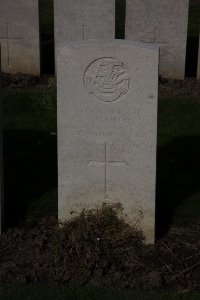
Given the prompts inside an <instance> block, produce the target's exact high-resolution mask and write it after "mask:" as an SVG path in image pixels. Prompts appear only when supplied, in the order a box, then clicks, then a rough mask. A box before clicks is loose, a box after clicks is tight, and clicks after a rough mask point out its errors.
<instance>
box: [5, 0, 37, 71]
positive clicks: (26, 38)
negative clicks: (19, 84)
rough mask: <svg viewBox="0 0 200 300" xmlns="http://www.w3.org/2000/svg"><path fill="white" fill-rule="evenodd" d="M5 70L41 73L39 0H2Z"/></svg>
mask: <svg viewBox="0 0 200 300" xmlns="http://www.w3.org/2000/svg"><path fill="white" fill-rule="evenodd" d="M0 44H1V48H2V71H3V72H6V73H25V74H26V73H27V74H35V75H39V74H40V47H39V8H38V0H17V1H16V0H0Z"/></svg>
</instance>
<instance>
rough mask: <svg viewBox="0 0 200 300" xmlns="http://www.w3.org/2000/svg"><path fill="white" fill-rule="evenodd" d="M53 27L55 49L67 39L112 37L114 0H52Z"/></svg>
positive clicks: (113, 30)
mask: <svg viewBox="0 0 200 300" xmlns="http://www.w3.org/2000/svg"><path fill="white" fill-rule="evenodd" d="M54 28H55V48H56V49H57V48H58V47H60V46H62V45H65V43H66V42H67V41H77V40H84V39H96V38H113V39H114V37H115V0H103V1H99V0H84V1H82V0H54ZM56 51H57V50H56Z"/></svg>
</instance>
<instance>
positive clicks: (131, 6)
mask: <svg viewBox="0 0 200 300" xmlns="http://www.w3.org/2000/svg"><path fill="white" fill-rule="evenodd" d="M126 2H127V3H126V39H130V40H134V41H140V42H146V43H157V44H159V45H160V61H159V74H160V75H161V76H162V77H166V78H174V79H184V76H185V59H186V41H187V25H188V10H189V0H176V1H174V0H153V1H152V0H142V1H141V0H127V1H126Z"/></svg>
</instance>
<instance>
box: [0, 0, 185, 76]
mask: <svg viewBox="0 0 200 300" xmlns="http://www.w3.org/2000/svg"><path fill="white" fill-rule="evenodd" d="M188 6H189V0H177V1H174V0H154V1H151V0H143V1H140V0H126V24H125V31H126V39H128V40H132V41H140V42H145V43H156V44H158V45H159V46H160V60H159V74H160V75H161V76H162V77H168V78H177V79H183V78H184V72H185V54H186V40H187V23H188ZM0 16H1V17H0V43H1V46H2V70H3V71H4V72H8V73H18V72H21V73H32V74H40V47H39V46H40V43H39V8H38V0H18V1H16V0H0ZM54 21H55V50H56V52H57V49H58V47H59V46H61V45H63V44H65V43H66V42H67V41H76V40H86V39H96V38H111V39H113V38H114V36H115V0H109V1H106V0H101V1H99V0H86V1H82V0H54Z"/></svg>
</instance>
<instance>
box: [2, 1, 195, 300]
mask: <svg viewBox="0 0 200 300" xmlns="http://www.w3.org/2000/svg"><path fill="white" fill-rule="evenodd" d="M52 3H53V2H52V0H40V17H41V32H42V53H46V52H45V51H46V49H51V50H50V52H49V53H50V54H49V56H50V57H53V52H52V51H53V50H52V48H53V42H52V39H53V15H52V12H53V9H52ZM116 13H117V18H118V21H117V29H116V34H117V37H118V38H123V36H124V19H123V18H124V13H125V6H124V0H121V1H120V0H118V2H117V12H116ZM199 15H200V8H197V7H194V6H192V5H191V7H190V19H189V29H188V32H189V37H190V38H197V35H198V34H197V33H198V30H199V27H200V25H199V22H200V21H199V20H200V18H199ZM49 46H50V47H49ZM49 56H48V55H46V57H48V61H45V55H44V54H43V57H44V59H43V61H44V63H43V64H44V65H43V69H44V70H48V65H49V60H52V59H50V58H49ZM52 61H53V60H52ZM52 70H53V67H51V71H52ZM4 99H5V100H4V115H5V119H4V134H5V135H4V149H5V152H4V153H5V186H6V187H5V204H6V206H5V209H6V214H5V219H6V226H7V227H12V226H17V225H19V224H20V222H24V221H26V222H27V221H28V222H35V221H37V220H38V219H39V218H42V217H48V216H50V215H53V216H57V151H56V148H57V147H56V135H55V134H54V133H55V132H56V113H55V103H56V100H55V93H53V92H52V91H51V90H50V91H46V90H45V91H43V90H14V89H5V90H4ZM158 116H159V118H158V172H157V187H158V188H157V216H158V225H159V226H165V225H166V224H167V226H169V224H170V223H172V222H174V221H176V220H178V219H182V220H189V221H191V220H192V221H193V220H199V218H200V190H199V186H200V182H199V153H200V134H199V133H200V122H199V116H200V101H199V99H198V98H195V97H176V98H174V97H165V98H162V99H160V100H159V114H158ZM166 218H167V219H166ZM162 222H163V223H162ZM45 298H47V299H49V300H51V299H55V300H56V299H70V300H73V299H78V300H83V299H87V300H89V299H95V300H98V299H102V300H103V299H104V300H106V299H109V300H111V299H115V300H118V299H120V300H121V299H124V300H126V299H138V300H139V299H144V300H145V299H148V300H151V299H152V300H153V299H158V300H159V299H163V300H164V299H165V300H167V299H170V300H171V299H175V300H176V299H177V300H179V299H182V300H184V299H185V300H186V299H187V300H190V299H191V300H197V299H200V294H199V293H185V294H181V295H175V294H173V293H169V292H167V293H159V295H158V294H156V293H153V292H143V291H141V290H139V291H135V292H130V291H115V290H102V289H98V288H74V289H73V288H72V289H67V288H65V287H58V286H57V287H53V286H38V285H36V286H21V287H15V286H7V287H6V286H4V287H1V288H0V300H4V299H5V300H9V299H14V300H18V299H19V300H23V299H26V300H32V299H38V300H39V299H45Z"/></svg>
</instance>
